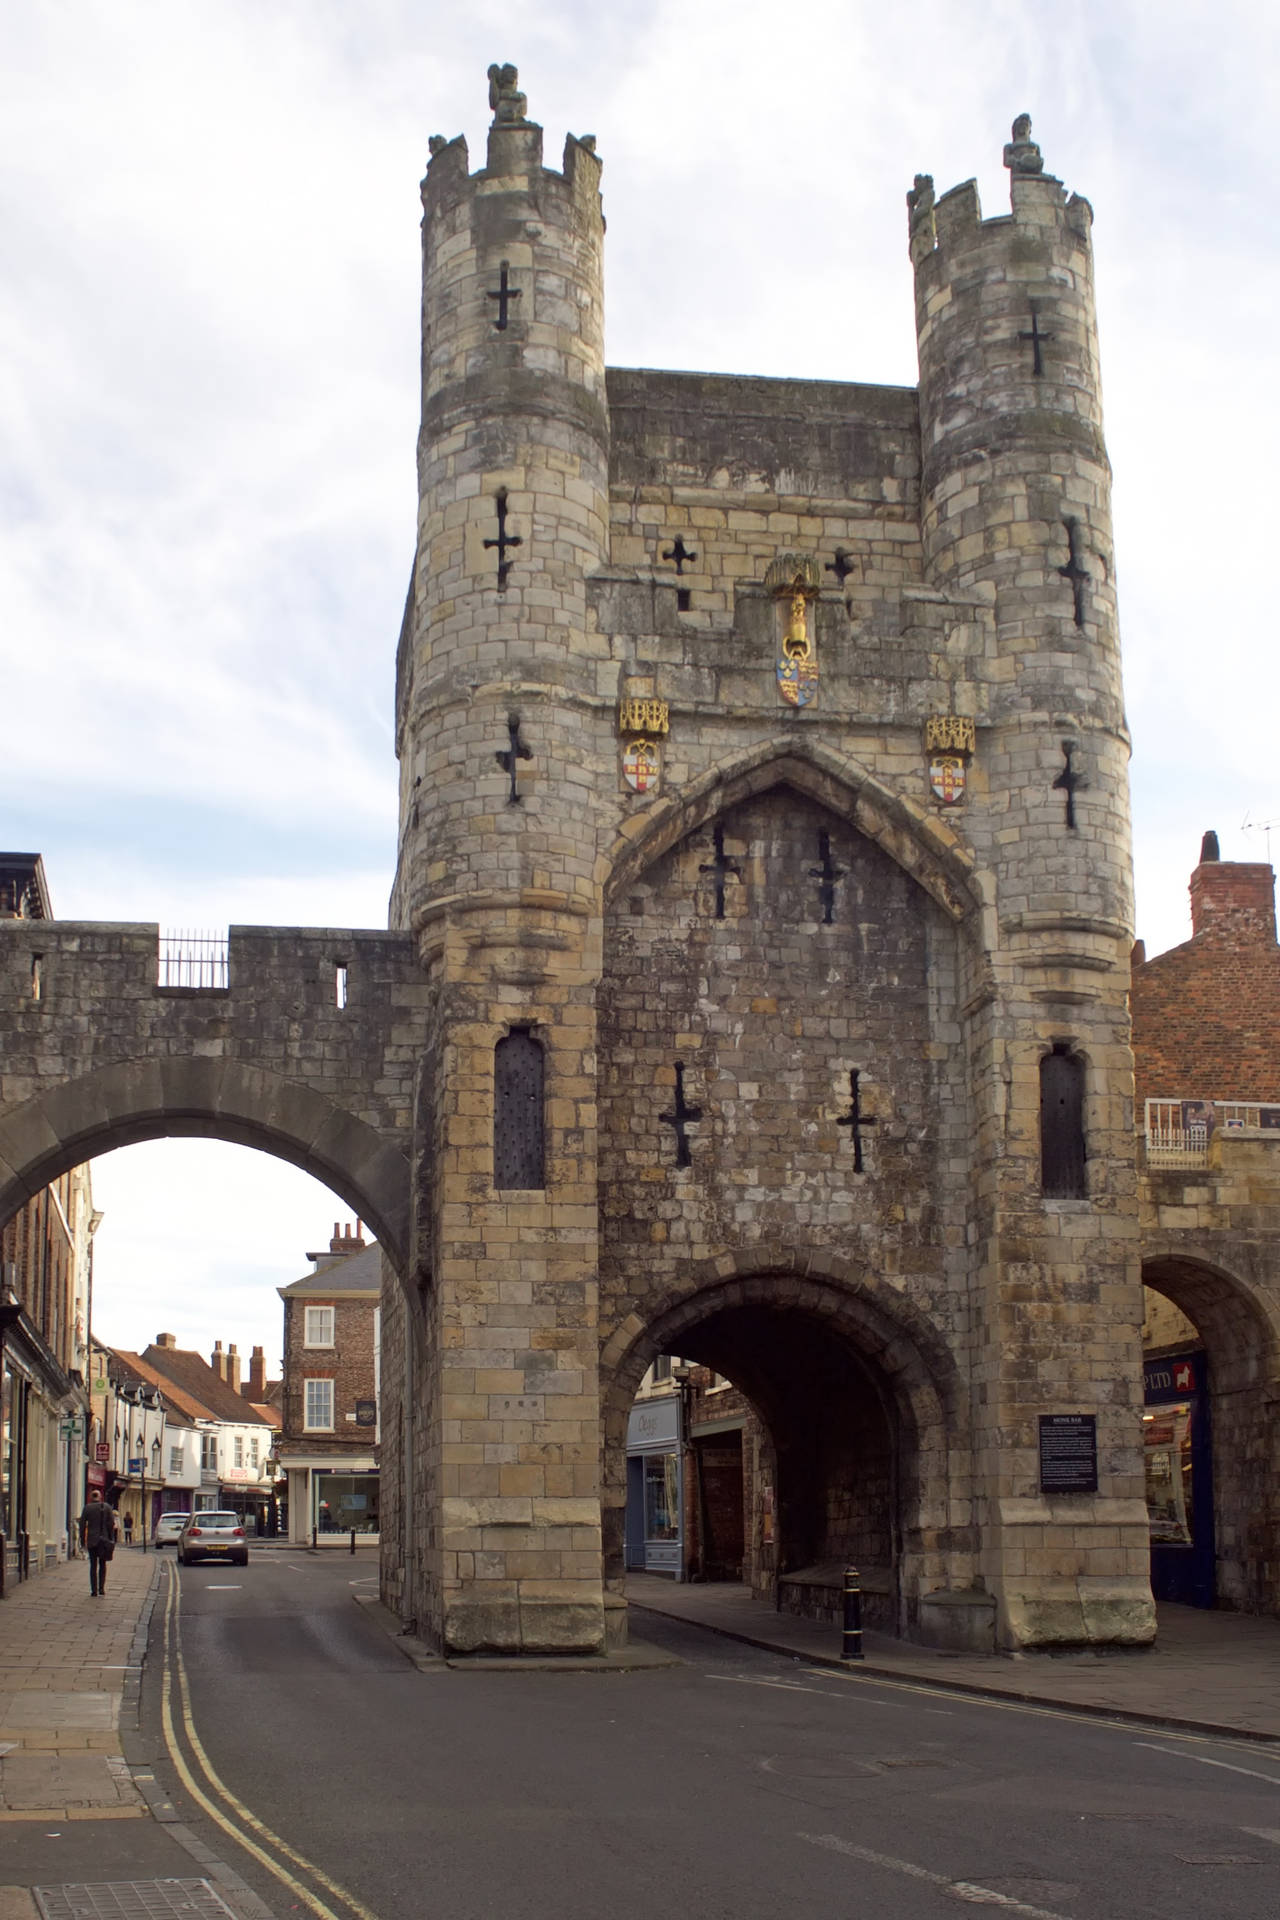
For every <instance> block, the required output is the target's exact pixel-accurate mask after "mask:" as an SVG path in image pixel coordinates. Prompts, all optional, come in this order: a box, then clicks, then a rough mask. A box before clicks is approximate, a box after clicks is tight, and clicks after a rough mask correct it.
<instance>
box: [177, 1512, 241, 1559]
mask: <svg viewBox="0 0 1280 1920" xmlns="http://www.w3.org/2000/svg"><path fill="white" fill-rule="evenodd" d="M178 1559H179V1560H180V1561H181V1563H182V1565H183V1566H184V1567H189V1566H190V1565H191V1564H192V1562H193V1561H195V1560H230V1561H232V1562H233V1563H234V1564H235V1565H236V1566H238V1567H247V1566H248V1564H249V1543H248V1541H247V1540H246V1539H245V1532H244V1523H243V1521H242V1520H241V1518H240V1515H239V1514H238V1513H217V1512H214V1511H212V1510H209V1511H207V1512H203V1513H193V1514H190V1515H189V1516H188V1519H187V1524H186V1526H185V1527H184V1528H183V1529H182V1532H181V1534H180V1535H179V1537H178Z"/></svg>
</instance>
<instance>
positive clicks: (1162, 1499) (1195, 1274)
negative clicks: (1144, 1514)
mask: <svg viewBox="0 0 1280 1920" xmlns="http://www.w3.org/2000/svg"><path fill="white" fill-rule="evenodd" d="M1142 1278H1143V1284H1144V1325H1143V1371H1144V1385H1145V1400H1146V1406H1145V1409H1144V1418H1143V1428H1144V1440H1145V1449H1144V1451H1145V1458H1146V1484H1147V1505H1148V1513H1149V1517H1150V1524H1151V1582H1152V1589H1153V1592H1154V1594H1155V1597H1156V1599H1157V1600H1172V1601H1177V1602H1180V1603H1182V1604H1185V1605H1190V1606H1198V1607H1212V1606H1221V1607H1232V1608H1237V1609H1239V1610H1241V1611H1243V1612H1249V1613H1255V1612H1269V1611H1273V1610H1274V1606H1275V1600H1274V1594H1275V1566H1276V1562H1277V1559H1278V1558H1280V1430H1278V1429H1277V1426H1276V1422H1275V1417H1274V1414H1275V1401H1276V1396H1277V1392H1280V1328H1277V1327H1276V1325H1275V1324H1274V1321H1273V1316H1272V1314H1271V1312H1270V1311H1269V1310H1268V1306H1267V1304H1266V1301H1265V1298H1264V1295H1263V1293H1262V1292H1261V1291H1260V1290H1259V1289H1257V1288H1256V1287H1254V1286H1252V1285H1250V1284H1249V1283H1247V1282H1246V1281H1243V1280H1241V1279H1240V1278H1238V1277H1236V1276H1234V1275H1232V1274H1229V1273H1227V1272H1226V1271H1225V1270H1224V1269H1222V1268H1220V1267H1216V1266H1214V1265H1212V1264H1210V1263H1209V1262H1207V1261H1203V1260H1200V1259H1197V1258H1194V1257H1191V1256H1188V1255H1185V1254H1181V1253H1165V1254H1160V1255H1156V1256H1153V1257H1152V1258H1150V1259H1148V1260H1147V1261H1145V1262H1144V1265H1143V1270H1142Z"/></svg>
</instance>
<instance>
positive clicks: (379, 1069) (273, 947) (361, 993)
mask: <svg viewBox="0 0 1280 1920" xmlns="http://www.w3.org/2000/svg"><path fill="white" fill-rule="evenodd" d="M0 931H2V934H3V938H2V939H0V1018H2V1019H3V1021H4V1025H5V1036H6V1040H5V1048H4V1055H3V1060H2V1061H0V1212H3V1211H5V1210H7V1209H11V1208H12V1207H13V1205H14V1204H16V1203H17V1202H18V1201H20V1200H21V1199H22V1198H25V1197H26V1196H27V1195H28V1194H30V1193H32V1192H34V1191H36V1190H37V1189H38V1188H39V1187H40V1186H41V1185H42V1184H43V1183H44V1182H45V1181H46V1180H47V1179H49V1178H51V1177H52V1176H53V1175H54V1174H56V1173H57V1172H60V1171H62V1170H63V1169H64V1168H66V1167H69V1166H74V1165H76V1164H78V1163H79V1162H80V1161H81V1160H84V1159H87V1158H89V1157H90V1156H91V1155H92V1154H94V1153H99V1152H104V1151H106V1150H107V1149H108V1148H110V1147H114V1146H122V1145H127V1144H128V1143H129V1142H131V1141H136V1140H143V1139H152V1138H155V1137H156V1136H157V1135H159V1134H163V1133H185V1134H205V1135H209V1136H210V1137H214V1138H219V1139H226V1140H232V1141H236V1142H240V1143H242V1144H244V1145H247V1146H255V1147H261V1148H264V1149H265V1150H266V1151H268V1152H274V1153H278V1154H280V1155H281V1156H282V1157H283V1158H285V1159H288V1160H291V1161H293V1162H294V1164H295V1165H297V1166H301V1167H303V1168H304V1169H305V1170H306V1171H308V1172H311V1173H314V1174H315V1175H316V1177H317V1178H318V1179H320V1180H323V1181H325V1182H326V1183H327V1184H328V1185H329V1186H331V1187H332V1188H333V1190H334V1191H335V1192H336V1193H338V1194H340V1195H341V1197H342V1198H343V1199H344V1200H346V1201H348V1202H349V1203H350V1204H351V1205H352V1206H353V1207H355V1208H356V1209H357V1211H358V1212H359V1213H360V1215H361V1217H362V1218H363V1219H365V1220H368V1221H369V1222H370V1223H371V1224H373V1225H374V1226H375V1228H376V1230H377V1232H378V1237H379V1239H381V1240H382V1241H383V1244H384V1245H385V1246H386V1247H387V1248H388V1250H389V1251H390V1252H391V1253H392V1255H393V1257H394V1258H396V1259H397V1260H398V1261H403V1259H404V1256H405V1251H406V1247H407V1237H408V1236H407V1225H408V1201H407V1193H406V1179H407V1169H406V1163H405V1158H404V1154H405V1148H406V1146H407V1143H408V1135H409V1126H410V1117H411V1113H412V1106H413V1088H414V1076H415V1073H416V1066H417V1060H418V1055H419V1051H420V1047H421V1020H422V1008H423V1004H424V1001H425V998H426V988H425V985H424V984H423V982H422V980H421V977H420V975H419V974H418V972H417V967H416V962H415V959H414V954H413V949H412V944H411V943H410V942H409V941H408V940H407V939H405V938H404V937H402V936H400V935H397V934H393V933H378V932H370V931H357V930H354V929H350V928H341V929H338V928H334V929H303V928H272V927H233V928H232V929H231V934H230V939H229V945H228V963H229V971H228V981H229V984H227V985H226V986H225V987H197V986H160V985H159V984H158V977H159V976H158V961H157V952H158V940H159V935H158V929H157V928H156V927H154V926H147V925H114V924H106V923H77V922H74V921H53V922H50V921H17V920H14V921H6V922H4V923H3V927H2V929H0ZM340 966H341V967H345V969H346V1000H345V1005H342V1006H340V1005H339V1004H338V991H337V970H338V968H339V967H340Z"/></svg>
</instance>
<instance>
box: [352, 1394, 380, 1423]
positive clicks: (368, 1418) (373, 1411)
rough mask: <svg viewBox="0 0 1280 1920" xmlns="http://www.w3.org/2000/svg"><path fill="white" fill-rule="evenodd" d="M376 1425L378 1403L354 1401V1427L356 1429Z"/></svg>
mask: <svg viewBox="0 0 1280 1920" xmlns="http://www.w3.org/2000/svg"><path fill="white" fill-rule="evenodd" d="M377 1424H378V1403H377V1401H376V1400H357V1401H356V1425H357V1426H358V1427H376V1426H377Z"/></svg>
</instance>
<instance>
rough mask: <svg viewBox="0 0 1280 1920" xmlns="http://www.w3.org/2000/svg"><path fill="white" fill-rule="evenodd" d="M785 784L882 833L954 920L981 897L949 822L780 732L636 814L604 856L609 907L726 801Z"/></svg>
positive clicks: (882, 840) (875, 836) (851, 763)
mask: <svg viewBox="0 0 1280 1920" xmlns="http://www.w3.org/2000/svg"><path fill="white" fill-rule="evenodd" d="M786 786H790V787H794V788H795V789H796V790H797V791H798V792H800V793H803V794H805V795H807V796H808V797H809V798H810V799H813V800H816V801H817V802H818V803H819V804H820V805H822V806H824V807H826V808H828V809H829V810H830V811H831V812H832V813H834V814H836V815H837V816H838V817H839V818H842V819H846V820H848V821H850V822H851V824H852V825H853V826H855V827H856V828H857V830H858V831H859V832H860V833H862V834H864V835H865V836H866V837H867V839H869V840H873V841H875V843H876V844H877V846H879V847H881V848H882V849H883V850H884V852H885V853H887V854H888V855H889V857H890V858H891V859H892V860H894V861H896V862H897V864H898V865H899V866H900V867H902V868H903V869H904V871H906V872H907V873H909V874H911V876H912V877H913V878H914V879H915V880H916V881H918V882H919V884H920V885H921V886H922V887H923V888H924V889H925V891H926V892H927V893H929V894H930V895H931V896H932V898H933V899H934V900H936V901H937V903H938V905H939V906H940V907H942V908H943V910H944V911H945V912H946V913H947V914H948V915H949V916H950V917H951V918H952V919H953V920H956V921H962V920H966V919H967V918H968V917H969V916H970V915H971V914H973V913H975V912H976V911H977V910H978V909H979V908H980V907H981V906H982V904H983V900H982V887H981V879H980V876H979V874H978V873H977V871H976V869H975V868H974V866H973V863H972V861H971V859H970V858H969V856H968V855H967V853H966V852H965V850H964V848H963V847H962V845H961V842H960V841H959V839H958V838H957V836H956V835H955V834H954V833H953V832H952V831H951V829H950V827H948V826H946V825H945V824H944V823H943V822H942V821H940V820H937V819H935V818H934V817H933V816H932V815H931V814H929V813H928V812H927V811H926V809H925V808H924V807H922V806H916V805H914V804H913V803H912V802H911V801H910V800H908V799H906V798H905V797H904V796H903V795H902V794H899V793H895V792H894V791H893V790H892V789H891V788H889V787H886V786H884V785H883V784H882V783H881V782H880V781H878V780H876V779H874V778H873V776H872V775H871V774H870V773H869V772H868V771H867V769H866V768H865V767H863V766H862V765H861V764H860V763H859V762H858V761H856V760H854V759H853V758H852V756H850V755H847V754H840V753H836V752H834V751H833V750H832V749H831V748H830V747H826V746H823V745H821V744H820V743H818V742H811V741H807V740H805V741H777V740H773V741H766V742H764V743H763V744H762V745H759V746H756V747H752V748H749V749H747V750H746V751H745V752H743V753H741V754H738V755H736V756H735V757H734V758H732V759H730V760H727V761H723V762H721V764H720V765H719V766H717V767H714V768H712V769H711V770H710V771H709V772H707V773H704V774H702V775H701V776H700V777H699V778H698V779H696V780H693V781H691V782H690V783H689V784H688V785H687V786H686V787H683V788H681V790H680V791H679V792H678V793H671V794H667V795H664V796H662V797H661V798H660V799H658V800H656V801H655V802H654V803H653V804H652V805H651V806H649V807H647V808H646V809H645V811H644V812H643V813H638V814H635V815H633V817H632V818H631V819H630V820H629V821H628V822H627V824H626V826H625V827H624V828H623V830H622V832H621V834H619V836H618V838H617V839H616V841H615V842H614V844H613V847H612V848H611V849H610V851H609V853H608V854H607V855H606V856H605V857H604V859H603V861H602V864H601V869H600V872H599V875H598V879H599V882H600V884H601V886H602V888H603V891H604V897H605V903H606V909H607V907H608V905H609V903H610V902H611V901H612V900H613V899H615V898H616V897H617V895H618V894H620V893H621V892H623V891H624V890H625V889H626V888H627V887H628V886H629V885H632V884H634V882H635V881H636V879H637V878H638V877H639V875H640V874H641V873H643V872H644V870H645V868H646V867H649V866H651V865H652V863H653V862H654V861H655V860H658V859H660V858H661V857H662V855H663V854H664V853H667V852H669V851H670V849H671V848H672V847H674V846H677V845H678V844H679V843H680V841H682V840H684V839H685V838H687V836H688V835H689V834H691V833H694V832H696V831H697V830H698V828H700V827H703V826H705V825H706V824H707V822H708V821H710V820H714V819H715V818H716V817H717V816H718V815H720V814H722V813H724V812H725V811H726V809H727V808H729V807H732V806H734V805H736V804H737V803H738V802H740V801H743V800H748V799H751V798H753V797H754V796H755V795H757V794H760V793H766V792H768V791H769V789H770V788H773V787H786Z"/></svg>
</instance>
